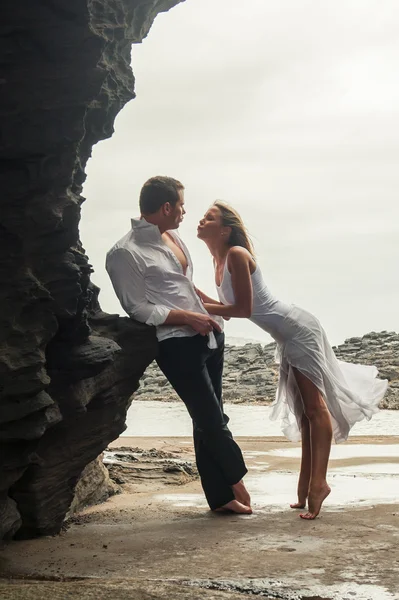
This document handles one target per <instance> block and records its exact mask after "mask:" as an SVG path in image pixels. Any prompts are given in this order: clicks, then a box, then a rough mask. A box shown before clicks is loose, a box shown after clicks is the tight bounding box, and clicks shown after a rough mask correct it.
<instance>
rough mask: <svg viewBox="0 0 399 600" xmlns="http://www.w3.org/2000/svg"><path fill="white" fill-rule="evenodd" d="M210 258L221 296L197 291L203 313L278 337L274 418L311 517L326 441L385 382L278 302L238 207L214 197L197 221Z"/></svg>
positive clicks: (321, 485)
mask: <svg viewBox="0 0 399 600" xmlns="http://www.w3.org/2000/svg"><path fill="white" fill-rule="evenodd" d="M198 237H199V238H200V239H201V240H203V241H204V242H205V243H206V244H207V246H208V248H209V250H210V252H211V254H212V256H213V260H214V267H215V278H216V286H217V290H218V295H219V300H220V302H218V301H216V300H212V298H209V297H208V296H206V295H205V294H203V293H201V292H199V293H200V295H201V297H202V300H203V302H204V305H205V308H206V309H207V310H208V312H209V313H211V314H214V315H220V316H222V317H224V318H225V319H229V318H230V317H241V318H248V319H250V320H251V321H252V322H253V323H255V324H256V325H259V327H261V328H262V329H263V330H265V331H267V332H268V333H269V334H270V335H271V336H272V337H273V338H274V339H275V341H276V342H277V357H278V362H279V363H280V378H279V384H278V389H277V393H276V400H275V402H274V404H273V406H274V409H273V413H272V419H276V418H277V417H278V416H281V417H282V421H283V432H284V434H285V435H286V436H287V437H288V438H289V439H291V440H292V441H298V440H299V439H301V440H302V460H301V469H300V474H299V481H298V502H296V503H295V504H291V505H290V506H291V508H305V506H306V502H308V511H307V512H305V513H303V514H301V515H300V516H301V517H302V518H303V519H314V518H315V517H317V515H318V514H319V512H320V509H321V505H322V503H323V501H324V500H325V499H326V498H327V496H328V495H329V493H330V491H331V490H330V487H329V485H328V483H327V480H326V476H327V465H328V459H329V455H330V448H331V440H332V436H333V435H334V438H335V441H336V442H342V441H344V440H346V438H347V437H348V434H349V431H350V429H351V427H352V426H353V425H354V423H356V422H357V421H360V420H362V419H363V418H366V419H370V418H371V417H372V415H373V414H374V413H376V412H377V411H378V404H379V402H380V400H381V399H382V397H383V396H384V394H385V391H386V389H387V385H388V382H387V381H385V380H384V381H383V380H380V379H376V375H377V369H376V368H375V367H369V366H363V365H354V364H349V363H344V362H341V361H338V360H337V358H336V356H335V354H334V352H333V350H332V348H331V346H330V344H329V342H328V340H327V337H326V334H325V332H324V330H323V328H322V326H321V325H320V323H319V321H318V320H317V319H316V317H314V316H313V315H312V314H310V313H308V312H307V311H305V310H303V309H301V308H299V307H297V306H294V305H287V304H284V303H283V302H280V301H279V300H277V299H276V298H274V297H273V296H272V294H271V293H270V291H269V290H268V288H267V287H266V285H265V284H264V282H263V279H262V275H261V272H260V270H259V266H258V265H257V264H256V261H255V258H254V251H253V247H252V244H251V242H250V240H249V237H248V235H247V233H246V230H245V227H244V224H243V222H242V220H241V218H240V216H239V214H238V213H237V212H236V211H235V210H234V209H232V208H231V207H229V206H228V205H227V204H224V203H223V202H220V201H217V202H215V203H214V205H213V206H212V207H211V208H210V209H209V210H208V211H207V213H206V214H205V216H204V218H203V219H201V221H200V223H199V226H198Z"/></svg>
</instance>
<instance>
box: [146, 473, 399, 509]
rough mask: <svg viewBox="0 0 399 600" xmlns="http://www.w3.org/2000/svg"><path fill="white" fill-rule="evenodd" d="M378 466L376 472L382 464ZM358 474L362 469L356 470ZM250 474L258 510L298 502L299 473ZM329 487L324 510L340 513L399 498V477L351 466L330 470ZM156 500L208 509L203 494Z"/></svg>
mask: <svg viewBox="0 0 399 600" xmlns="http://www.w3.org/2000/svg"><path fill="white" fill-rule="evenodd" d="M372 466H376V467H377V469H378V467H379V466H380V465H378V464H377V465H370V467H372ZM356 468H357V469H358V470H359V471H360V470H361V469H362V467H356ZM253 471H254V470H252V472H250V474H249V475H247V476H246V478H245V483H246V486H247V488H248V491H249V492H250V494H251V497H252V505H253V507H254V509H255V510H256V511H259V512H262V509H263V508H266V507H267V512H270V511H276V512H279V511H281V510H284V509H286V508H287V506H288V505H289V504H290V503H291V502H294V501H295V500H296V486H297V478H298V473H296V472H295V473H294V472H290V471H280V472H278V471H277V472H276V471H274V472H270V471H269V472H263V473H261V472H260V471H255V473H254V472H253ZM328 481H329V484H330V486H331V489H332V492H331V494H330V496H329V497H328V498H327V500H326V502H325V504H324V508H325V510H330V509H332V510H337V509H338V510H339V509H340V508H345V507H348V506H349V507H351V508H356V507H361V508H364V507H368V506H372V505H375V504H393V503H396V502H398V498H399V476H396V475H385V474H380V473H376V472H375V471H374V472H371V473H370V474H362V473H358V472H357V474H353V471H352V467H347V468H345V467H341V468H340V469H339V470H338V469H331V470H330V475H329V479H328ZM154 499H155V500H157V501H160V502H167V503H169V504H172V505H173V506H176V507H198V508H201V509H204V508H205V509H206V508H207V503H206V500H205V498H204V496H203V495H202V494H156V495H154Z"/></svg>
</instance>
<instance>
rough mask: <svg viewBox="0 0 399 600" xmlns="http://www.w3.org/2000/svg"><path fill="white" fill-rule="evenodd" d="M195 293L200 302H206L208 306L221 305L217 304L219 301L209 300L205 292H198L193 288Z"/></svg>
mask: <svg viewBox="0 0 399 600" xmlns="http://www.w3.org/2000/svg"><path fill="white" fill-rule="evenodd" d="M195 291H196V292H197V294H198V296H199V297H200V298H201V300H202V302H204V303H205V302H207V303H209V304H221V302H219V300H214V298H211V297H210V296H208V295H207V294H205V292H202V291H201V290H199V289H198V288H197V287H196V288H195Z"/></svg>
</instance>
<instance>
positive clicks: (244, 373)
mask: <svg viewBox="0 0 399 600" xmlns="http://www.w3.org/2000/svg"><path fill="white" fill-rule="evenodd" d="M334 351H335V353H336V355H337V357H338V358H339V359H340V360H343V361H347V362H354V363H361V364H364V365H375V366H376V367H377V368H378V370H379V376H380V377H381V378H382V379H388V381H389V388H388V392H387V394H386V396H385V398H384V400H383V401H382V403H381V408H396V409H399V334H398V333H395V332H388V331H382V332H380V333H375V332H372V333H368V334H367V335H364V336H363V337H361V338H360V337H359V338H350V339H348V340H346V341H345V343H343V344H341V345H340V346H337V347H334ZM274 353H275V344H274V343H272V344H268V345H266V346H262V345H261V344H245V345H244V346H227V348H226V353H225V368H224V378H223V382H224V383H223V397H224V400H225V402H232V403H240V402H241V403H245V402H248V403H269V402H272V401H273V400H274V397H275V394H276V385H277V380H278V367H277V365H276V363H275V362H274ZM135 397H136V398H137V399H139V400H163V401H169V402H171V401H177V400H178V397H177V395H176V393H175V392H174V390H173V389H172V387H171V386H170V385H169V383H168V381H167V380H166V379H165V377H164V376H163V374H162V373H161V372H160V371H159V369H158V367H157V366H156V363H153V364H151V365H150V367H149V368H148V369H147V371H146V372H145V373H144V375H143V377H142V379H141V385H140V389H139V390H138V392H137V393H136V396H135Z"/></svg>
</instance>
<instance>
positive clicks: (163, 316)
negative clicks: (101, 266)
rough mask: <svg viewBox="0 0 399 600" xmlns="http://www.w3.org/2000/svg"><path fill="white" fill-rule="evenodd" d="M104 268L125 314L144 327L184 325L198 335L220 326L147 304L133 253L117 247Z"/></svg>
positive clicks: (200, 316)
mask: <svg viewBox="0 0 399 600" xmlns="http://www.w3.org/2000/svg"><path fill="white" fill-rule="evenodd" d="M106 269H107V271H108V275H109V276H110V279H111V281H112V285H113V287H114V290H115V293H116V295H117V297H118V299H119V302H120V303H121V305H122V307H123V309H124V310H125V311H126V312H127V314H128V315H129V316H130V317H132V318H133V319H136V320H137V321H140V322H141V323H146V324H147V325H155V326H158V325H186V326H189V327H192V329H194V331H196V332H197V333H200V334H201V335H207V334H208V333H210V332H211V331H212V330H213V329H214V328H215V329H216V330H217V331H220V327H219V325H218V324H217V323H216V321H214V320H213V319H212V317H210V316H209V315H207V314H200V313H195V312H191V311H188V310H174V309H170V308H168V307H167V306H165V305H163V304H153V303H151V302H149V301H148V300H147V298H146V295H145V279H144V272H143V270H142V268H141V267H140V265H139V264H138V262H137V261H136V260H135V258H134V257H133V256H132V254H131V253H130V252H129V251H128V250H126V249H125V248H118V249H116V250H114V251H113V252H112V253H111V254H109V255H108V256H107V260H106Z"/></svg>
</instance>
